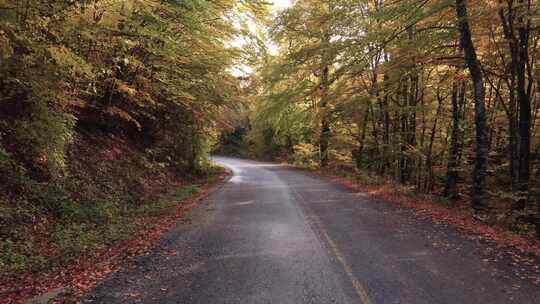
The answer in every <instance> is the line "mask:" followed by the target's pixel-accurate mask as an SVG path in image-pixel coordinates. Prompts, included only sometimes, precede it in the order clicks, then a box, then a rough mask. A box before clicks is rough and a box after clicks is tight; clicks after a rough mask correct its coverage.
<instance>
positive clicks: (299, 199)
mask: <svg viewBox="0 0 540 304" xmlns="http://www.w3.org/2000/svg"><path fill="white" fill-rule="evenodd" d="M215 160H216V161H217V162H219V163H221V164H223V165H225V166H227V167H229V168H230V169H231V170H232V171H233V172H234V175H233V177H232V178H231V179H230V180H229V181H228V183H227V184H226V185H224V186H223V187H222V188H221V189H220V190H218V191H217V192H215V193H214V194H212V195H211V196H210V197H209V198H208V199H207V200H206V201H205V202H204V203H203V204H202V205H201V206H200V207H199V208H198V209H197V210H195V211H194V212H193V213H192V214H191V224H190V225H179V226H178V227H177V228H176V229H174V230H173V231H171V232H170V233H168V234H167V235H166V236H165V238H164V239H163V243H162V245H161V246H160V248H159V249H157V250H155V252H153V253H152V254H150V255H148V256H144V257H140V258H138V259H136V261H135V262H134V263H133V264H132V265H130V266H129V267H127V268H125V269H124V270H122V271H120V272H118V273H116V274H114V275H113V276H112V277H111V278H110V279H108V280H107V281H105V282H104V283H102V284H101V285H99V286H98V287H97V288H96V289H95V290H93V291H92V292H91V293H90V294H88V295H87V296H86V298H85V299H84V300H83V302H84V303H164V304H166V303H201V304H214V303H216V304H217V303H241V304H250V303H279V304H287V303H363V304H367V303H414V304H421V303H430V304H434V303H452V304H454V303H474V304H478V303H491V304H496V303H520V304H521V303H540V288H539V287H537V286H535V285H532V284H531V283H529V282H528V281H527V280H521V279H519V277H518V276H517V275H516V274H515V273H514V271H513V268H512V267H509V266H508V261H506V260H504V259H502V260H500V261H498V262H490V261H489V259H488V258H486V257H489V256H490V255H493V248H492V247H491V246H490V245H489V244H485V243H481V242H478V241H474V240H470V239H468V238H465V237H463V236H461V235H460V233H459V232H458V231H456V230H455V229H453V228H451V227H446V226H441V225H436V224H434V223H432V222H431V221H430V220H429V219H425V218H421V217H419V216H416V215H415V214H414V213H413V212H412V211H410V210H408V209H405V208H401V207H399V206H397V205H394V204H388V203H385V202H381V201H375V200H372V199H370V198H369V197H367V196H366V195H364V194H362V193H357V192H354V191H352V190H349V189H347V188H345V187H343V186H340V185H337V184H335V183H333V182H331V181H330V180H328V179H326V178H323V177H318V176H315V175H313V174H310V173H306V172H303V171H299V170H295V169H290V168H287V167H283V166H279V165H273V164H265V163H260V162H254V161H247V160H240V159H233V158H216V159H215Z"/></svg>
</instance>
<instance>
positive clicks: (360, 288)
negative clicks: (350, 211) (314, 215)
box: [319, 225, 371, 304]
mask: <svg viewBox="0 0 540 304" xmlns="http://www.w3.org/2000/svg"><path fill="white" fill-rule="evenodd" d="M319 228H320V229H319V230H320V231H321V233H322V235H323V236H324V237H325V238H326V241H327V242H328V244H329V245H330V248H331V249H332V251H333V252H334V255H335V256H336V258H337V260H338V262H339V263H340V264H341V266H342V267H343V269H344V270H345V273H347V276H348V277H349V279H350V280H351V283H352V285H353V287H354V290H355V291H356V293H357V294H358V296H359V297H360V299H361V300H362V304H371V300H370V299H369V295H368V292H367V290H366V288H365V287H364V285H362V283H360V281H359V280H358V279H357V278H356V276H355V275H354V274H353V270H352V268H351V266H349V264H347V261H346V260H345V258H344V257H343V254H341V251H339V249H338V248H337V246H336V243H334V241H333V240H332V239H331V238H330V236H329V235H328V233H326V231H324V230H323V229H322V227H321V226H320V225H319Z"/></svg>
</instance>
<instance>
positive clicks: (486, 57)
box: [220, 0, 540, 235]
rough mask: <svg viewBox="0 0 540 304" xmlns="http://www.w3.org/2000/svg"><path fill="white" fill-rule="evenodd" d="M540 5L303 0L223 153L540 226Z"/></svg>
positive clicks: (283, 18)
mask: <svg viewBox="0 0 540 304" xmlns="http://www.w3.org/2000/svg"><path fill="white" fill-rule="evenodd" d="M539 17H540V15H539V5H538V3H537V2H536V1H532V0H527V1H526V0H500V1H481V0H479V1H462V0H456V1H448V0H433V1H425V0H420V1H418V0H411V1H409V0H401V1H385V0H372V1H347V0H343V1H341V0H336V1H315V0H305V1H293V5H292V6H291V7H289V8H288V9H286V10H283V11H281V12H280V13H278V14H277V15H276V16H275V19H274V21H273V23H272V24H271V25H270V27H269V30H268V31H267V32H266V35H268V39H271V40H272V41H274V43H275V44H276V46H277V47H278V49H279V52H269V53H266V54H265V56H261V57H260V58H259V59H260V60H259V61H258V63H257V65H256V69H255V71H256V72H255V73H254V74H253V75H252V76H251V79H250V80H251V82H250V86H248V92H247V94H248V95H249V96H250V98H251V100H252V102H251V103H249V104H248V105H247V106H246V110H245V111H242V112H241V115H238V116H237V117H236V121H237V122H236V124H235V129H234V130H232V131H229V132H226V133H225V134H223V135H222V137H221V139H220V140H221V143H222V146H223V148H222V151H224V152H229V153H234V154H240V155H246V154H247V155H252V156H254V157H267V158H268V157H269V158H274V159H282V160H285V161H288V162H291V163H294V164H297V165H301V166H308V167H311V168H325V169H324V170H334V171H336V172H338V173H341V174H345V175H348V176H350V177H352V178H354V179H358V180H360V181H363V182H367V183H370V182H374V181H375V182H387V181H391V182H393V183H397V184H398V185H401V186H402V188H404V189H405V191H409V192H413V193H420V194H422V193H424V194H432V195H434V196H435V197H437V198H438V200H440V201H441V202H442V203H443V204H445V205H448V206H466V207H468V208H469V209H470V211H471V217H474V218H475V219H477V220H479V221H482V222H487V223H492V224H497V225H502V226H503V227H506V228H507V229H510V230H514V231H521V232H524V233H526V234H530V235H535V234H536V235H538V233H539V232H540V230H539V229H540V221H539V220H540V217H539V214H540V213H539V212H540V209H539V194H540V193H539V190H540V188H539V186H540V184H538V182H537V181H536V178H537V177H538V174H540V171H539V169H540V168H539V163H538V161H539V159H538V152H539V149H540V141H539V139H540V138H539V136H540V135H539V134H538V128H539V126H538V119H537V118H538V106H539V105H540V103H539V101H538V96H539V92H538V91H539V89H540V87H539V85H540V82H539V80H540V78H539V77H540V74H539V73H540V66H539V65H538V60H539V57H538V56H539V54H540V52H539V50H538V46H539V38H540V33H539V28H538V21H539Z"/></svg>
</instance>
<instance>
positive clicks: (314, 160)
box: [293, 143, 319, 168]
mask: <svg viewBox="0 0 540 304" xmlns="http://www.w3.org/2000/svg"><path fill="white" fill-rule="evenodd" d="M293 163H294V164H295V165H299V166H303V167H308V168H317V167H318V165H319V149H318V148H317V147H316V146H314V145H312V144H308V143H302V144H298V145H296V146H294V154H293Z"/></svg>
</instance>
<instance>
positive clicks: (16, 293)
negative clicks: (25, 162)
mask: <svg viewBox="0 0 540 304" xmlns="http://www.w3.org/2000/svg"><path fill="white" fill-rule="evenodd" d="M144 155H145V153H144V150H143V149H141V148H140V147H138V146H137V145H136V144H135V143H133V142H130V141H129V140H128V139H127V138H126V137H123V136H100V134H94V133H89V134H85V133H81V134H80V136H79V138H78V140H77V142H76V143H75V144H74V145H73V146H72V148H71V150H70V167H69V168H68V170H69V173H68V174H69V175H68V178H66V180H65V181H61V184H60V185H59V186H55V185H52V184H44V183H42V184H36V183H31V184H28V185H24V187H23V188H22V189H24V192H22V195H21V194H20V193H17V192H15V191H13V190H12V189H6V188H5V187H3V186H2V187H0V190H2V191H0V224H2V225H1V227H0V249H1V251H0V266H1V267H0V270H1V271H0V303H1V304H7V303H9V304H11V303H25V302H26V301H28V300H29V299H35V300H36V301H37V302H35V303H46V302H47V301H46V300H47V299H49V298H54V297H57V296H58V295H60V294H65V295H67V296H69V297H73V298H77V297H79V296H80V295H82V294H83V293H85V292H86V291H87V290H89V289H91V288H92V287H94V286H95V285H96V284H97V283H98V282H99V281H100V280H103V279H104V278H105V277H107V276H108V275H109V274H110V273H112V272H115V271H117V270H118V269H119V268H120V267H121V265H123V264H125V263H126V262H127V261H129V260H130V259H131V258H133V257H134V256H139V255H144V254H146V253H147V252H149V251H150V250H151V249H152V248H153V247H154V246H155V245H156V244H157V242H158V240H159V239H160V237H161V236H162V235H163V234H164V233H166V232H167V231H168V230H170V229H172V228H173V227H175V226H176V225H178V224H182V223H185V222H186V221H188V220H187V219H185V216H186V214H187V213H188V212H189V211H190V210H191V209H192V208H194V207H195V206H196V205H197V204H198V203H199V202H200V201H201V200H202V199H203V198H205V197H206V196H207V195H208V193H210V192H211V191H212V190H213V189H215V187H217V186H218V185H220V184H221V183H222V182H223V180H224V179H225V178H226V177H227V176H228V173H227V172H226V171H225V170H224V169H223V168H221V167H211V168H210V169H209V171H208V172H207V173H206V174H203V175H200V176H187V175H185V174H182V173H180V172H176V171H175V170H174V169H171V168H167V167H163V166H161V165H160V164H159V163H157V162H154V161H149V160H148V159H147V158H146V157H145V156H144ZM50 210H54V212H51V211H50ZM66 299H67V298H66ZM39 301H41V302H39ZM65 302H70V301H68V300H66V301H65ZM29 303H34V302H29Z"/></svg>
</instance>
